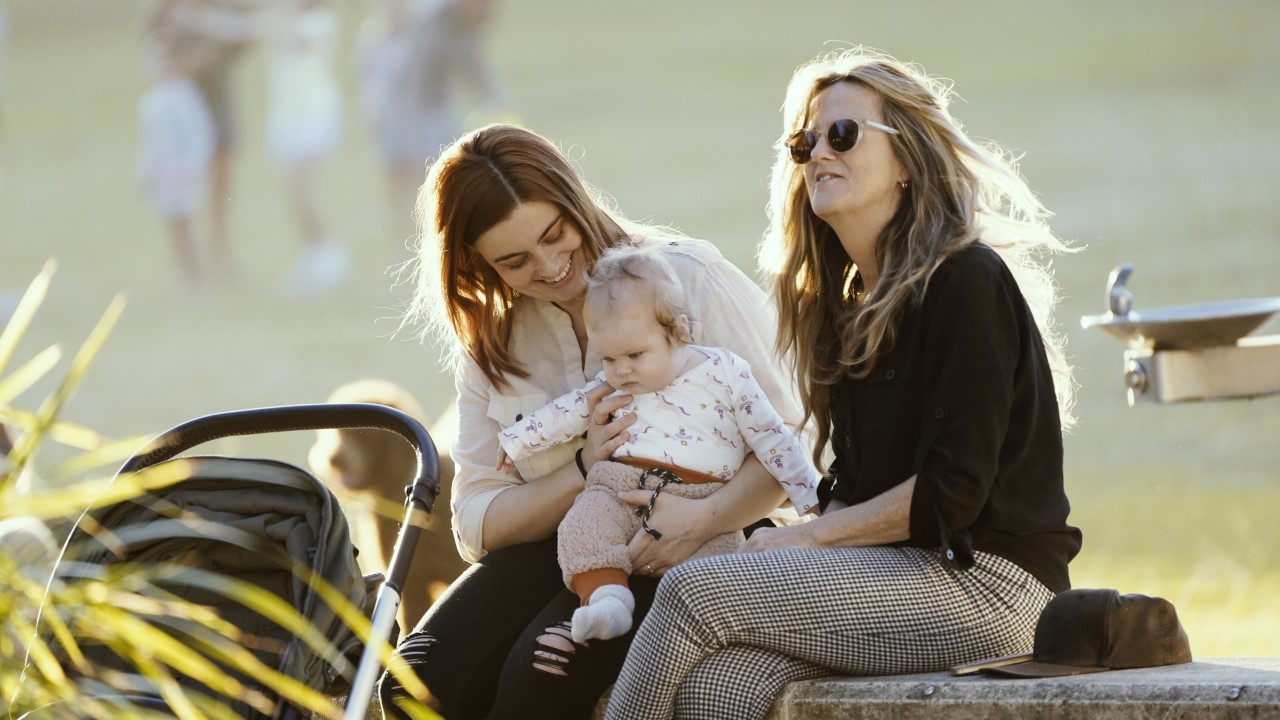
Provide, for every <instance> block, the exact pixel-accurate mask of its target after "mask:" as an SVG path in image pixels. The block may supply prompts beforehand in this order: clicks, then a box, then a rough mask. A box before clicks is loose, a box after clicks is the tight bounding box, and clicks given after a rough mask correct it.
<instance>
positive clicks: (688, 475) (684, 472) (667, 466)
mask: <svg viewBox="0 0 1280 720" xmlns="http://www.w3.org/2000/svg"><path fill="white" fill-rule="evenodd" d="M613 461H614V462H620V463H622V464H623V465H630V466H631V467H633V468H639V469H641V470H648V469H650V468H661V469H663V470H666V471H667V472H670V473H675V474H676V475H677V476H679V478H680V480H681V481H683V482H686V483H689V484H697V483H725V482H728V480H725V479H724V478H718V477H716V476H715V475H708V474H707V473H704V472H698V471H697V470H690V469H689V468H685V467H680V466H679V465H672V464H671V463H665V462H661V461H658V460H650V459H648V458H638V457H617V458H613Z"/></svg>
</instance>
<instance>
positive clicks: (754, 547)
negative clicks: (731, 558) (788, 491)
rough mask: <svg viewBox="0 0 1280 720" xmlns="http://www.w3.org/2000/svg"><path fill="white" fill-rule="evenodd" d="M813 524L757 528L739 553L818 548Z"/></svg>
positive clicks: (739, 549)
mask: <svg viewBox="0 0 1280 720" xmlns="http://www.w3.org/2000/svg"><path fill="white" fill-rule="evenodd" d="M811 524H812V523H804V524H803V525H790V526H787V527H771V528H769V527H765V528H757V529H756V531H755V532H753V533H751V537H749V538H747V542H746V544H744V545H743V546H742V547H740V548H738V552H740V553H748V552H768V551H770V550H785V549H787V548H805V547H818V543H817V542H816V541H815V540H814V538H813V528H811V527H809V526H810V525H811Z"/></svg>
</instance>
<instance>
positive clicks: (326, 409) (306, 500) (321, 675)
mask: <svg viewBox="0 0 1280 720" xmlns="http://www.w3.org/2000/svg"><path fill="white" fill-rule="evenodd" d="M323 428H338V429H355V428H377V429H382V430H387V431H390V432H394V433H396V434H398V435H400V436H401V437H403V438H404V439H405V440H406V441H408V442H409V443H410V444H411V445H412V446H413V448H414V450H415V451H416V454H417V456H418V467H417V473H416V476H415V477H414V478H406V481H408V482H409V483H410V484H409V485H408V486H407V487H406V489H405V492H406V503H405V516H404V521H403V524H402V526H401V530H400V533H399V535H398V537H397V539H396V543H395V548H394V551H393V553H392V557H391V560H390V565H389V567H388V568H387V571H386V574H385V577H383V576H380V575H374V576H369V577H365V576H363V575H362V574H361V572H360V569H359V566H358V564H357V562H356V549H355V548H354V546H353V545H352V544H351V540H350V535H349V532H348V527H347V521H346V518H345V517H344V516H343V514H342V511H341V510H340V508H339V507H338V504H337V500H336V499H335V498H334V496H333V494H332V492H331V491H330V490H329V489H328V488H327V487H325V486H324V485H323V484H322V483H320V481H319V480H317V479H316V478H314V477H313V476H311V475H310V474H309V473H307V472H305V471H303V470H301V469H299V468H297V467H294V466H292V465H288V464H286V463H281V462H276V461H273V460H261V459H243V458H228V457H217V456H188V457H181V458H179V457H177V456H178V455H179V454H181V453H183V452H184V451H186V450H188V449H190V448H193V447H195V446H197V445H200V444H201V443H205V442H208V441H211V440H215V439H218V438H223V437H229V436H235V435H252V434H261V433H274V432H284V431H300V430H318V429H323ZM166 466H169V470H170V471H172V472H176V473H177V474H178V477H180V478H181V479H179V480H177V481H176V482H174V483H173V484H169V485H166V486H164V487H163V488H161V489H158V490H153V491H151V492H149V493H146V494H143V495H141V496H138V497H133V498H131V499H128V500H123V501H120V502H116V503H114V504H110V505H108V506H106V507H103V508H100V509H98V510H95V511H94V512H93V513H92V514H91V515H90V517H89V519H84V518H82V520H81V521H80V522H79V523H77V526H76V528H75V529H74V530H73V532H72V535H71V538H70V539H69V541H68V545H67V547H68V550H67V553H66V555H65V557H64V558H63V560H62V561H61V562H60V563H59V566H58V576H59V577H60V578H62V579H67V580H70V579H75V578H95V577H102V576H104V574H105V573H108V572H109V571H110V569H111V567H112V566H114V565H117V564H119V563H122V562H131V563H152V564H159V563H167V564H168V565H174V564H176V565H177V566H178V567H179V569H180V570H181V568H183V567H193V568H197V569H198V570H199V571H209V572H208V573H203V574H200V573H193V574H188V575H183V573H182V572H181V571H179V572H178V573H177V574H175V575H173V576H172V577H170V578H169V582H167V583H166V582H161V583H157V585H156V587H157V588H159V590H160V592H161V593H167V594H170V595H172V596H176V597H177V598H180V599H182V600H187V601H189V602H191V603H194V604H196V605H199V606H203V607H212V608H214V609H216V611H217V613H218V615H219V616H220V618H221V620H222V621H225V622H228V623H230V624H231V625H232V626H234V627H235V628H237V629H238V633H237V634H236V635H235V637H237V638H245V639H247V641H246V642H245V649H247V650H249V651H250V652H252V653H253V655H254V656H255V657H257V659H258V660H259V661H261V662H262V663H263V664H264V665H266V666H268V667H274V668H275V669H276V670H277V671H278V672H279V673H280V674H282V675H284V676H287V678H291V679H292V680H294V681H297V682H299V683H302V684H304V685H305V686H307V687H309V688H311V689H312V690H315V691H319V692H323V693H326V694H328V695H331V696H338V695H341V694H342V693H343V692H344V691H349V692H348V693H347V704H346V709H345V712H346V714H345V717H348V718H362V717H364V716H365V713H366V712H367V710H368V706H369V702H370V699H371V696H372V691H373V686H374V684H375V683H376V681H377V677H378V674H379V672H380V670H381V664H380V661H379V652H380V651H384V650H385V648H386V646H385V645H384V644H383V643H387V642H392V643H393V642H394V638H393V637H392V633H393V632H394V627H395V618H396V613H397V611H398V609H399V605H400V591H401V587H402V584H403V582H404V580H405V577H406V576H407V575H408V570H409V563H410V560H411V559H412V555H413V550H414V547H415V545H416V543H417V540H418V536H419V534H420V532H421V526H422V525H423V524H424V521H425V519H426V518H425V517H424V515H425V514H427V513H430V512H431V509H432V506H433V504H434V502H435V498H436V496H437V495H438V494H439V489H440V466H439V458H438V456H437V454H436V449H435V445H434V443H433V442H432V440H431V437H430V435H429V434H428V433H427V431H426V430H425V429H424V428H423V427H422V425H421V424H420V423H418V422H417V421H416V420H414V419H413V418H411V417H410V416H408V415H406V414H404V413H402V412H400V411H399V410H395V409H393V408H390V407H386V406H383V405H374V404H364V403H351V404H317V405H294V406H283V407H269V408H259V409H253V410H242V411H234V412H227V413H220V414H215V415H208V416H204V417H201V418H197V419H195V420H192V421H189V422H187V423H184V424H181V425H178V426H176V427H174V428H173V429H171V430H168V431H167V432H164V433H162V434H160V435H159V436H157V437H156V438H155V439H153V440H152V441H151V442H150V443H148V444H147V445H146V446H145V447H143V448H142V449H141V450H140V451H139V452H138V453H136V454H135V455H134V456H133V457H131V458H130V459H129V460H128V461H126V462H125V463H124V465H123V466H122V467H121V468H120V470H119V472H117V474H116V480H115V481H119V479H120V478H121V477H125V476H131V475H134V474H136V473H141V472H142V471H144V470H146V471H148V472H149V473H151V472H164V470H162V468H165V467H166ZM115 481H113V482H115ZM168 565H166V567H168ZM211 574H217V575H218V576H220V577H231V578H234V579H235V580H236V581H237V582H241V583H243V584H244V585H249V586H252V587H251V588H250V589H251V590H252V589H253V588H261V589H263V590H266V591H267V592H269V593H270V594H271V595H273V596H275V597H278V598H281V599H283V600H284V601H286V602H287V603H288V604H289V606H291V607H292V608H293V609H294V610H296V611H297V613H299V614H301V616H302V617H303V618H305V619H306V621H307V622H308V623H309V625H310V626H311V627H312V628H315V630H318V631H319V633H321V635H322V637H320V638H319V641H317V637H316V636H315V634H314V632H310V633H301V635H309V637H306V638H304V637H302V636H300V633H299V632H298V628H297V627H293V628H290V627H286V626H285V624H282V623H281V621H280V619H279V617H277V616H276V615H274V614H273V613H272V612H270V611H269V609H268V610H264V609H263V606H262V605H254V604H253V603H248V604H245V603H242V602H240V600H242V599H243V597H244V596H243V595H236V594H234V593H227V592H225V591H217V590H216V588H211V587H210V586H209V584H208V583H207V582H204V583H202V582H201V581H200V580H199V577H204V578H207V577H209V576H210V575H211ZM195 575H199V577H194V576H195ZM379 581H380V585H379V587H378V590H377V592H376V601H375V602H372V603H371V602H369V601H370V600H371V599H373V598H374V597H375V595H374V593H372V592H371V591H370V587H371V586H373V585H378V584H379ZM333 593H336V594H337V595H338V596H340V597H341V598H342V600H344V601H345V603H346V604H348V607H350V606H354V607H355V608H358V609H359V610H360V611H361V612H362V613H363V614H364V615H366V616H370V615H371V619H372V631H371V634H370V638H371V642H370V643H369V645H368V647H367V648H366V647H365V645H364V643H363V642H362V641H361V639H360V638H359V637H357V636H356V633H355V632H354V631H353V630H352V629H351V627H350V626H349V624H348V622H347V621H344V620H343V619H342V617H341V612H340V611H338V610H336V609H335V608H336V607H340V606H341V605H342V604H343V602H341V601H337V602H335V601H334V600H333V598H332V594H333ZM267 607H268V608H269V607H270V605H269V604H268V605H267ZM149 622H150V623H151V624H152V625H153V626H158V627H160V629H162V630H163V631H164V632H165V633H166V634H167V635H170V636H171V637H173V638H175V639H177V640H178V641H179V642H182V643H184V644H185V645H187V646H188V647H192V648H206V647H210V646H209V643H208V633H209V628H202V627H198V626H197V623H195V622H193V620H192V619H191V618H182V617H160V618H157V617H154V616H153V617H150V618H149ZM286 624H287V623H286ZM202 632H203V633H204V635H203V636H202V634H201V633H202ZM202 637H203V638H204V639H203V640H202V639H201V638H202ZM81 649H82V651H83V652H84V654H85V657H86V658H87V659H88V660H90V662H91V663H93V665H94V666H95V667H97V668H109V669H111V670H115V671H117V673H116V677H122V676H127V677H130V678H131V679H130V681H129V682H128V683H126V686H127V687H126V689H125V690H123V691H122V690H121V688H120V687H119V686H118V685H117V686H116V687H113V688H107V687H105V686H103V687H102V688H101V693H102V694H103V695H104V696H112V697H119V698H121V699H122V700H123V701H125V702H129V703H131V704H133V705H138V706H142V707H148V708H152V709H159V710H160V711H161V712H163V711H165V710H168V709H170V708H169V704H168V702H166V699H165V697H163V692H162V690H161V689H160V688H157V687H155V686H154V684H149V683H148V682H147V681H145V680H143V679H142V678H141V676H137V675H132V676H130V675H129V673H131V672H133V671H134V670H133V668H132V667H130V666H129V665H128V664H127V663H124V661H123V660H122V659H121V657H120V656H119V655H118V654H117V653H116V652H115V651H113V650H112V649H111V648H110V647H108V646H106V645H105V644H98V645H95V644H94V643H92V642H88V643H86V644H84V645H83V646H82V647H81ZM211 654H212V655H213V657H210V660H211V661H213V662H214V664H216V665H219V666H220V669H221V670H222V672H224V673H227V674H229V675H231V676H232V677H234V678H235V680H236V681H238V682H239V683H240V684H241V685H242V686H243V687H247V688H249V689H250V690H252V691H255V692H258V693H259V696H260V697H263V696H266V697H270V696H272V695H274V693H271V692H269V691H267V690H265V686H264V685H263V684H262V683H261V682H260V681H259V679H257V678H253V677H245V676H244V674H243V673H238V672H237V671H236V670H234V669H232V666H231V664H230V663H228V662H227V661H226V658H225V655H219V654H218V653H216V652H213V653H211ZM357 660H358V667H357V664H356V662H357ZM122 674H123V675H122ZM178 683H179V685H180V687H181V688H182V690H183V691H184V692H194V693H195V694H196V696H197V697H200V696H204V697H206V698H210V699H211V700H212V701H213V702H215V703H218V704H222V705H224V706H225V705H230V706H231V708H232V710H233V711H234V712H235V713H236V714H237V715H239V716H241V717H245V718H254V719H257V718H267V717H270V718H272V720H292V719H294V718H301V717H308V716H309V712H308V711H307V710H306V709H305V708H302V707H299V706H298V705H297V704H296V703H293V702H290V701H289V700H288V699H286V698H281V697H271V699H270V702H269V703H268V704H269V705H270V706H271V707H273V708H274V710H271V708H270V707H268V708H267V709H265V710H264V709H263V707H262V705H263V704H262V703H261V702H259V703H257V705H256V706H254V705H252V704H250V703H247V702H242V701H239V700H236V701H233V700H231V699H229V698H227V697H226V696H223V695H220V694H219V693H218V691H217V690H212V689H211V688H209V687H208V686H207V685H205V684H204V683H202V682H200V681H198V680H195V679H193V678H189V677H179V678H178ZM89 687H90V688H91V690H90V692H91V693H94V694H95V695H96V694H97V693H98V692H99V689H98V688H97V687H94V685H93V684H92V683H90V684H89ZM122 693H123V694H122ZM169 697H170V698H172V695H170V696H169Z"/></svg>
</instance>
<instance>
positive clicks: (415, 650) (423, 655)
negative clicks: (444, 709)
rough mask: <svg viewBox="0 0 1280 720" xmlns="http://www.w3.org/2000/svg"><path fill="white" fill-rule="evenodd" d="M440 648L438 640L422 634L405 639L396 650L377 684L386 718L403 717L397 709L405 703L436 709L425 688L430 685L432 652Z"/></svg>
mask: <svg viewBox="0 0 1280 720" xmlns="http://www.w3.org/2000/svg"><path fill="white" fill-rule="evenodd" d="M438 645H439V640H438V639H437V638H436V637H435V636H434V635H433V634H432V633H430V632H426V631H419V632H416V633H413V634H412V635H409V636H408V637H406V638H405V639H404V642H402V643H400V646H399V647H397V648H396V651H395V653H394V654H393V655H392V657H391V661H390V662H389V663H388V664H387V668H386V670H385V671H384V672H383V674H382V678H381V679H380V680H379V681H378V699H379V700H380V701H381V703H382V707H383V709H384V713H385V714H386V715H388V716H392V717H404V716H405V715H404V714H403V713H402V712H400V711H399V710H398V708H399V707H400V706H401V705H402V704H403V703H406V702H417V703H422V704H425V705H428V706H429V707H432V708H437V705H436V703H435V701H434V699H433V698H432V697H431V694H430V692H429V691H427V690H426V688H427V687H429V686H430V684H431V683H430V679H429V678H428V677H427V674H428V673H427V670H428V668H429V667H430V665H431V656H432V649H433V648H435V647H437V646H438ZM409 678H414V679H415V680H416V682H415V680H410V679H409ZM415 685H416V686H418V687H414V686H415Z"/></svg>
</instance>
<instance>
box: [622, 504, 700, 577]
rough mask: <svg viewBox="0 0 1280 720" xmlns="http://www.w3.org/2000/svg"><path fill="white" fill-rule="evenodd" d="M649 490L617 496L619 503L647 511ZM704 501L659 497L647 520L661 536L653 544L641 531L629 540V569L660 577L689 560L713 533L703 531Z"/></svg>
mask: <svg viewBox="0 0 1280 720" xmlns="http://www.w3.org/2000/svg"><path fill="white" fill-rule="evenodd" d="M652 496H653V491H651V490H628V491H626V492H620V493H618V499H619V500H622V501H623V502H625V503H627V504H629V505H635V506H636V507H648V505H649V498H650V497H652ZM704 503H705V501H704V500H690V499H688V498H682V497H680V496H679V495H673V494H671V493H666V492H663V493H658V501H657V502H656V503H654V506H653V512H652V514H651V515H650V517H649V526H650V527H652V528H654V529H655V530H658V531H660V532H661V533H662V539H661V540H654V539H653V537H652V536H650V535H649V534H648V533H646V532H645V531H644V529H643V528H642V529H641V530H640V531H639V532H637V533H636V534H635V537H633V538H631V542H630V544H629V545H628V546H627V549H628V550H629V551H630V553H631V567H633V568H635V572H636V573H637V574H640V575H661V574H662V573H664V572H666V571H667V570H669V569H671V568H672V567H674V566H676V565H679V564H680V563H682V562H684V561H685V560H688V559H689V556H690V555H693V553H694V552H696V551H697V550H698V548H700V547H702V545H703V543H705V542H706V541H708V540H710V539H711V538H712V536H714V535H715V534H716V533H714V532H708V531H707V530H706V529H705V523H704V520H705V518H706V515H707V513H706V512H705V511H704V510H703V509H702V508H701V507H700V506H702V505H704Z"/></svg>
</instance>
